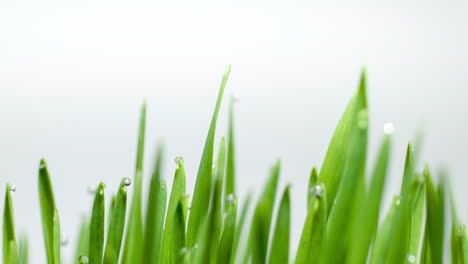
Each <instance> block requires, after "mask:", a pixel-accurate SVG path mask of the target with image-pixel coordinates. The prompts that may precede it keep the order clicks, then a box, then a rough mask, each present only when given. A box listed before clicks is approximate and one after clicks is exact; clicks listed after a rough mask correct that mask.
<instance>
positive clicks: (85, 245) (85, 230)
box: [73, 217, 89, 264]
mask: <svg viewBox="0 0 468 264" xmlns="http://www.w3.org/2000/svg"><path fill="white" fill-rule="evenodd" d="M88 255H89V220H88V217H83V219H82V220H81V226H80V233H79V237H78V243H77V246H76V252H75V258H74V260H73V262H74V263H76V264H79V263H80V256H88Z"/></svg>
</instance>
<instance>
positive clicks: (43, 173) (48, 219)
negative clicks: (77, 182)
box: [39, 159, 55, 264]
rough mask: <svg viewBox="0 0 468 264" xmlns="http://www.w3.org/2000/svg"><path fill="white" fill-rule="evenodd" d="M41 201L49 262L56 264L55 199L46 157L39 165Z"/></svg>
mask: <svg viewBox="0 0 468 264" xmlns="http://www.w3.org/2000/svg"><path fill="white" fill-rule="evenodd" d="M39 201H40V205H41V215H42V229H43V232H44V242H45V248H46V253H47V263H49V264H55V262H54V242H53V240H54V213H55V200H54V194H53V190H52V184H51V182H50V177H49V172H48V170H47V164H46V162H45V160H44V159H42V160H41V162H40V165H39Z"/></svg>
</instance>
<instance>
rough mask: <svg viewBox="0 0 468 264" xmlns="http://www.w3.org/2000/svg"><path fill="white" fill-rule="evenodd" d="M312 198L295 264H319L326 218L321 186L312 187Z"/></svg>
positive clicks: (323, 188)
mask: <svg viewBox="0 0 468 264" xmlns="http://www.w3.org/2000/svg"><path fill="white" fill-rule="evenodd" d="M311 192H312V198H311V200H310V202H309V208H308V209H307V217H306V219H305V222H304V228H303V229H302V234H301V238H300V240H299V246H298V250H297V254H296V260H295V263H296V264H306V263H310V260H314V261H315V263H321V262H320V260H321V257H322V254H323V245H324V243H325V241H326V237H325V236H326V225H327V216H328V212H327V210H328V208H327V206H328V203H327V194H326V191H325V187H324V186H323V185H318V184H317V185H314V186H313V187H312V191H311Z"/></svg>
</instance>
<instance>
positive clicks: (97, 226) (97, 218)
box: [88, 182, 105, 264]
mask: <svg viewBox="0 0 468 264" xmlns="http://www.w3.org/2000/svg"><path fill="white" fill-rule="evenodd" d="M104 188H105V185H104V183H102V182H101V183H100V184H99V186H98V188H97V190H96V194H95V196H94V203H93V212H92V215H91V223H90V226H89V230H90V231H89V256H88V258H89V261H90V262H91V263H95V264H101V263H102V253H103V248H104V211H105V205H104Z"/></svg>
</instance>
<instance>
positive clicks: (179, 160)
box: [174, 157, 184, 165]
mask: <svg viewBox="0 0 468 264" xmlns="http://www.w3.org/2000/svg"><path fill="white" fill-rule="evenodd" d="M174 161H175V163H176V164H177V165H179V164H184V158H182V157H176V158H175V159H174Z"/></svg>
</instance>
